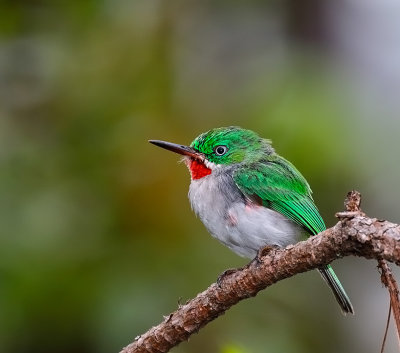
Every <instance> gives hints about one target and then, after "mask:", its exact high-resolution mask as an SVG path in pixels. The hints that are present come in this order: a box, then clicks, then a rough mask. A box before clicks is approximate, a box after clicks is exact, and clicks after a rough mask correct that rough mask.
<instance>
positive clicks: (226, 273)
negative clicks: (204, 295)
mask: <svg viewBox="0 0 400 353" xmlns="http://www.w3.org/2000/svg"><path fill="white" fill-rule="evenodd" d="M237 271H238V269H237V268H228V269H227V270H225V271H224V272H222V273H221V274H220V275H219V276H218V279H217V284H218V287H220V288H221V285H222V281H223V280H224V279H225V277H226V276H229V275H231V274H232V273H235V272H237Z"/></svg>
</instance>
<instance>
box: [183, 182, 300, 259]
mask: <svg viewBox="0 0 400 353" xmlns="http://www.w3.org/2000/svg"><path fill="white" fill-rule="evenodd" d="M228 183H229V180H228ZM235 187H236V185H235ZM189 199H190V202H191V204H192V208H193V210H194V212H195V213H196V214H197V216H198V217H199V218H200V219H201V221H202V222H203V223H204V225H205V226H206V228H207V230H208V231H209V232H210V233H211V235H212V236H213V237H215V238H217V239H218V240H220V241H221V242H222V243H223V244H225V245H226V246H228V247H229V248H230V249H231V250H233V251H234V252H235V253H237V254H238V255H240V256H245V257H248V258H254V256H255V255H256V254H257V251H258V250H259V249H260V248H262V247H264V246H266V245H276V246H279V247H285V246H287V245H289V244H293V243H296V242H297V241H299V240H301V237H302V236H303V234H305V231H304V230H303V229H302V228H301V227H300V226H298V225H297V224H295V223H294V222H293V221H291V220H289V219H288V218H286V217H285V216H283V215H281V214H280V213H278V212H276V211H273V210H270V209H268V208H266V207H263V206H258V205H251V206H249V205H246V203H245V202H244V199H243V196H242V195H241V194H240V192H239V190H238V189H234V188H233V186H232V185H229V184H227V181H224V180H223V182H222V183H221V178H218V177H214V178H209V179H208V180H207V177H206V178H203V179H199V180H194V181H192V183H191V185H190V189H189Z"/></svg>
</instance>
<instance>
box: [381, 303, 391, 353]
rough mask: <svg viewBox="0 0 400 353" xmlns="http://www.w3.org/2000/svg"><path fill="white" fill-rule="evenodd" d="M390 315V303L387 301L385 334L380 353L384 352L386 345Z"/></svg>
mask: <svg viewBox="0 0 400 353" xmlns="http://www.w3.org/2000/svg"><path fill="white" fill-rule="evenodd" d="M391 313H392V303H391V302H390V301H389V311H388V316H387V320H386V327H385V334H384V336H383V340H382V346H381V353H383V351H384V350H385V344H386V338H387V333H388V331H389V324H390V314H391Z"/></svg>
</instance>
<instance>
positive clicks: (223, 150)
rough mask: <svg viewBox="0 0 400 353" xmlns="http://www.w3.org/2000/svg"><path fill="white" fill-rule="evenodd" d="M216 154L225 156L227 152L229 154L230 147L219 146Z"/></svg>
mask: <svg viewBox="0 0 400 353" xmlns="http://www.w3.org/2000/svg"><path fill="white" fill-rule="evenodd" d="M214 152H215V154H216V155H217V156H223V155H224V154H225V153H226V152H228V147H226V146H217V147H215V149H214Z"/></svg>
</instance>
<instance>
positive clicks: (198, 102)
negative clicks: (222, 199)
mask: <svg viewBox="0 0 400 353" xmlns="http://www.w3.org/2000/svg"><path fill="white" fill-rule="evenodd" d="M0 33H1V34H0V195H1V196H0V351H1V352H8V353H25V352H26V353H28V352H29V353H32V352H41V353H46V352H54V351H57V352H59V353H62V352H76V353H92V352H98V353H106V352H107V353H108V352H118V351H119V350H120V349H121V348H122V347H123V346H125V345H126V344H128V343H129V342H131V341H132V340H133V339H134V337H135V336H137V335H139V334H140V333H143V332H144V331H146V330H147V329H148V328H149V327H151V326H152V325H155V324H157V323H159V322H160V321H161V320H162V318H163V315H166V314H168V313H169V312H171V311H173V310H175V309H176V308H177V306H178V303H179V302H185V301H186V300H187V299H189V298H192V297H193V296H195V295H196V294H197V293H198V292H200V291H202V290H204V289H205V288H206V287H207V286H208V285H209V284H210V283H212V282H213V281H215V279H216V278H217V276H218V275H219V274H220V273H221V272H223V271H224V270H225V269H227V268H231V267H237V266H241V265H244V264H245V263H246V260H245V259H241V258H239V257H238V256H236V255H235V254H233V253H231V252H230V251H229V250H228V249H226V248H225V247H223V246H222V245H220V244H219V243H218V242H217V241H216V240H214V239H212V238H211V237H210V236H209V235H208V234H207V232H206V230H205V228H204V227H203V225H202V224H201V223H200V221H199V220H198V219H196V218H195V216H194V215H193V214H192V212H191V210H190V206H189V203H188V200H187V190H188V185H189V176H188V173H187V171H186V170H185V169H186V168H185V167H184V166H183V165H182V164H178V163H177V161H178V159H179V158H178V157H177V156H176V155H173V154H172V153H168V152H167V151H164V150H161V149H157V148H156V147H154V146H152V145H150V144H148V143H147V140H148V139H163V140H167V141H173V142H178V143H184V144H188V143H190V142H191V141H192V140H193V139H194V138H195V137H196V136H197V135H198V134H199V133H201V132H203V131H206V130H208V129H210V128H213V127H218V126H226V125H240V126H242V127H245V128H249V129H253V130H255V131H257V132H258V133H259V134H261V135H262V136H264V137H268V138H271V139H272V140H273V141H274V146H275V148H276V149H277V151H278V152H279V153H280V154H282V155H284V156H285V157H286V158H288V159H289V160H291V161H292V162H293V163H294V164H295V165H296V166H297V167H298V169H300V171H301V172H302V173H303V174H304V175H305V176H306V178H307V179H308V181H309V182H310V184H311V185H312V188H313V190H314V197H315V201H316V203H317V204H318V206H319V208H320V211H321V214H322V215H323V217H324V219H325V220H326V223H327V225H328V226H329V225H333V224H334V223H335V219H334V216H333V215H334V213H335V212H336V211H339V210H341V209H342V208H343V200H344V197H345V195H346V193H347V191H349V190H351V189H354V188H355V189H358V190H360V191H361V192H362V194H363V208H364V210H365V211H366V212H367V213H368V214H369V215H371V216H376V217H380V218H386V219H389V220H391V221H394V222H397V223H399V222H400V215H399V211H398V210H399V201H398V200H399V189H398V180H399V179H400V166H399V147H400V142H399V138H398V133H399V128H400V119H399V112H400V99H399V97H400V3H399V2H398V1H394V0H382V1H374V0H363V1H359V0H338V1H335V2H333V1H331V2H328V1H317V0H305V1H301V2H300V1H296V0H285V1H256V0H248V1H201V2H200V1H183V0H170V1H166V0H131V1H128V0H103V1H96V0H88V1H77V0H69V1H56V2H55V1H45V0H43V1H40V0H35V1H32V0H29V1H11V0H8V1H1V2H0ZM334 267H335V269H336V271H337V273H338V275H339V277H340V278H341V279H342V282H343V284H344V286H345V287H346V288H347V290H348V293H349V295H350V297H351V298H352V301H353V304H354V306H355V310H356V316H355V317H346V318H345V317H343V316H342V315H341V313H340V310H339V308H338V306H337V304H336V302H335V301H334V299H333V297H332V295H331V294H330V292H329V289H328V288H327V287H326V286H325V284H324V283H323V282H322V281H321V280H320V278H319V275H318V273H317V272H316V271H313V272H310V273H306V274H302V275H299V276H296V277H295V278H291V279H288V280H285V281H283V282H280V283H278V284H276V285H274V286H273V287H271V288H269V289H268V290H266V291H263V292H261V293H260V294H259V295H258V296H257V297H256V298H252V299H249V300H246V301H244V302H242V303H240V304H239V305H237V306H235V307H234V308H232V309H231V310H229V311H228V312H227V313H226V314H225V315H224V316H223V317H221V318H219V319H218V320H216V321H214V322H213V323H211V324H210V325H208V326H207V327H206V328H205V329H203V330H201V331H200V333H199V334H197V335H195V336H193V337H192V338H191V339H190V341H189V342H188V343H183V344H181V345H180V346H179V347H177V348H175V350H174V352H177V353H183V352H187V353H200V352H217V353H255V352H271V353H272V352H307V353H311V352H326V353H330V352H332V353H333V352H357V351H359V352H365V353H369V352H377V351H379V349H380V345H381V341H382V337H383V331H384V326H385V322H386V318H387V310H388V305H389V303H388V295H387V292H386V291H385V290H384V289H382V286H381V284H380V281H379V274H378V271H377V269H376V263H375V262H373V261H367V260H363V259H356V258H345V259H343V260H340V261H336V262H335V263H334ZM397 274H398V272H397ZM388 340H389V342H388V348H387V352H390V351H394V350H395V349H396V345H397V343H396V336H395V334H394V330H393V325H392V326H391V329H390V333H389V338H388Z"/></svg>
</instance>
